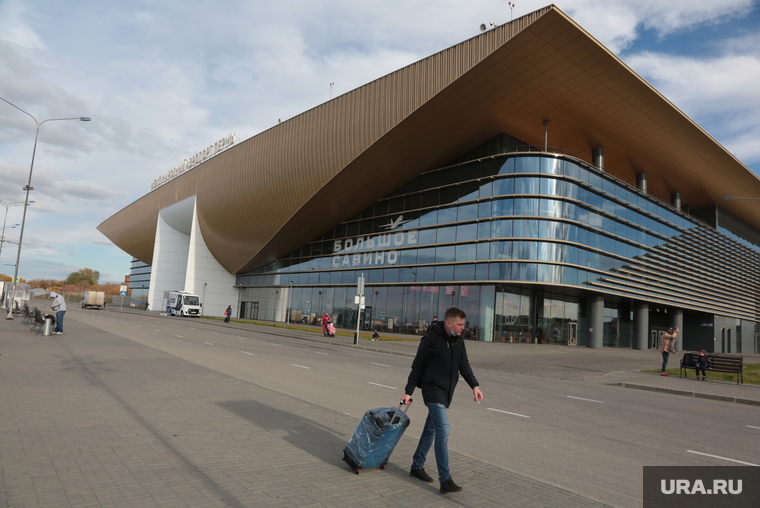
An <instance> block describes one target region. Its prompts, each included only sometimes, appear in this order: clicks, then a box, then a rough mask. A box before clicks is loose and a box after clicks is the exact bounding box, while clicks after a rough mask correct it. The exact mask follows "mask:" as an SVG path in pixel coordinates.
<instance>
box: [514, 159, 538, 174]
mask: <svg viewBox="0 0 760 508" xmlns="http://www.w3.org/2000/svg"><path fill="white" fill-rule="evenodd" d="M540 171H541V158H540V157H515V173H539V172H540Z"/></svg>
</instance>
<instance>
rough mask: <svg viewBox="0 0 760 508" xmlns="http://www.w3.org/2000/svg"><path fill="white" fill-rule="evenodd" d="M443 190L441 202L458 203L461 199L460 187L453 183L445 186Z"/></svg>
mask: <svg viewBox="0 0 760 508" xmlns="http://www.w3.org/2000/svg"><path fill="white" fill-rule="evenodd" d="M440 192H441V204H442V205H448V204H449V203H456V201H457V199H459V187H458V186H457V185H452V186H450V187H444V188H443V189H441V190H440Z"/></svg>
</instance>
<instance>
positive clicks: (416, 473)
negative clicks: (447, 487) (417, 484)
mask: <svg viewBox="0 0 760 508" xmlns="http://www.w3.org/2000/svg"><path fill="white" fill-rule="evenodd" d="M409 476H411V477H412V478H417V479H418V480H422V481H423V482H427V483H433V477H432V476H430V475H429V474H427V473H426V472H425V468H424V467H413V468H412V470H411V471H410V472H409Z"/></svg>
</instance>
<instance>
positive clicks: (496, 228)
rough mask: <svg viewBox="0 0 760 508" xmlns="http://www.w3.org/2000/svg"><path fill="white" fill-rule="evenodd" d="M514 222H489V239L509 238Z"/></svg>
mask: <svg viewBox="0 0 760 508" xmlns="http://www.w3.org/2000/svg"><path fill="white" fill-rule="evenodd" d="M513 223H514V221H512V220H509V219H506V220H494V221H491V238H509V237H511V236H513V235H512V230H513V227H512V226H513Z"/></svg>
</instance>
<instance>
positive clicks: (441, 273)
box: [435, 265, 454, 282]
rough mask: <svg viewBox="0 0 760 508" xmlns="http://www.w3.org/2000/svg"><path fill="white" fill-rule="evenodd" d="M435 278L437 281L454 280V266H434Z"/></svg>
mask: <svg viewBox="0 0 760 508" xmlns="http://www.w3.org/2000/svg"><path fill="white" fill-rule="evenodd" d="M435 280H436V281H438V282H446V281H450V280H454V267H453V266H452V265H446V266H436V267H435Z"/></svg>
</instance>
